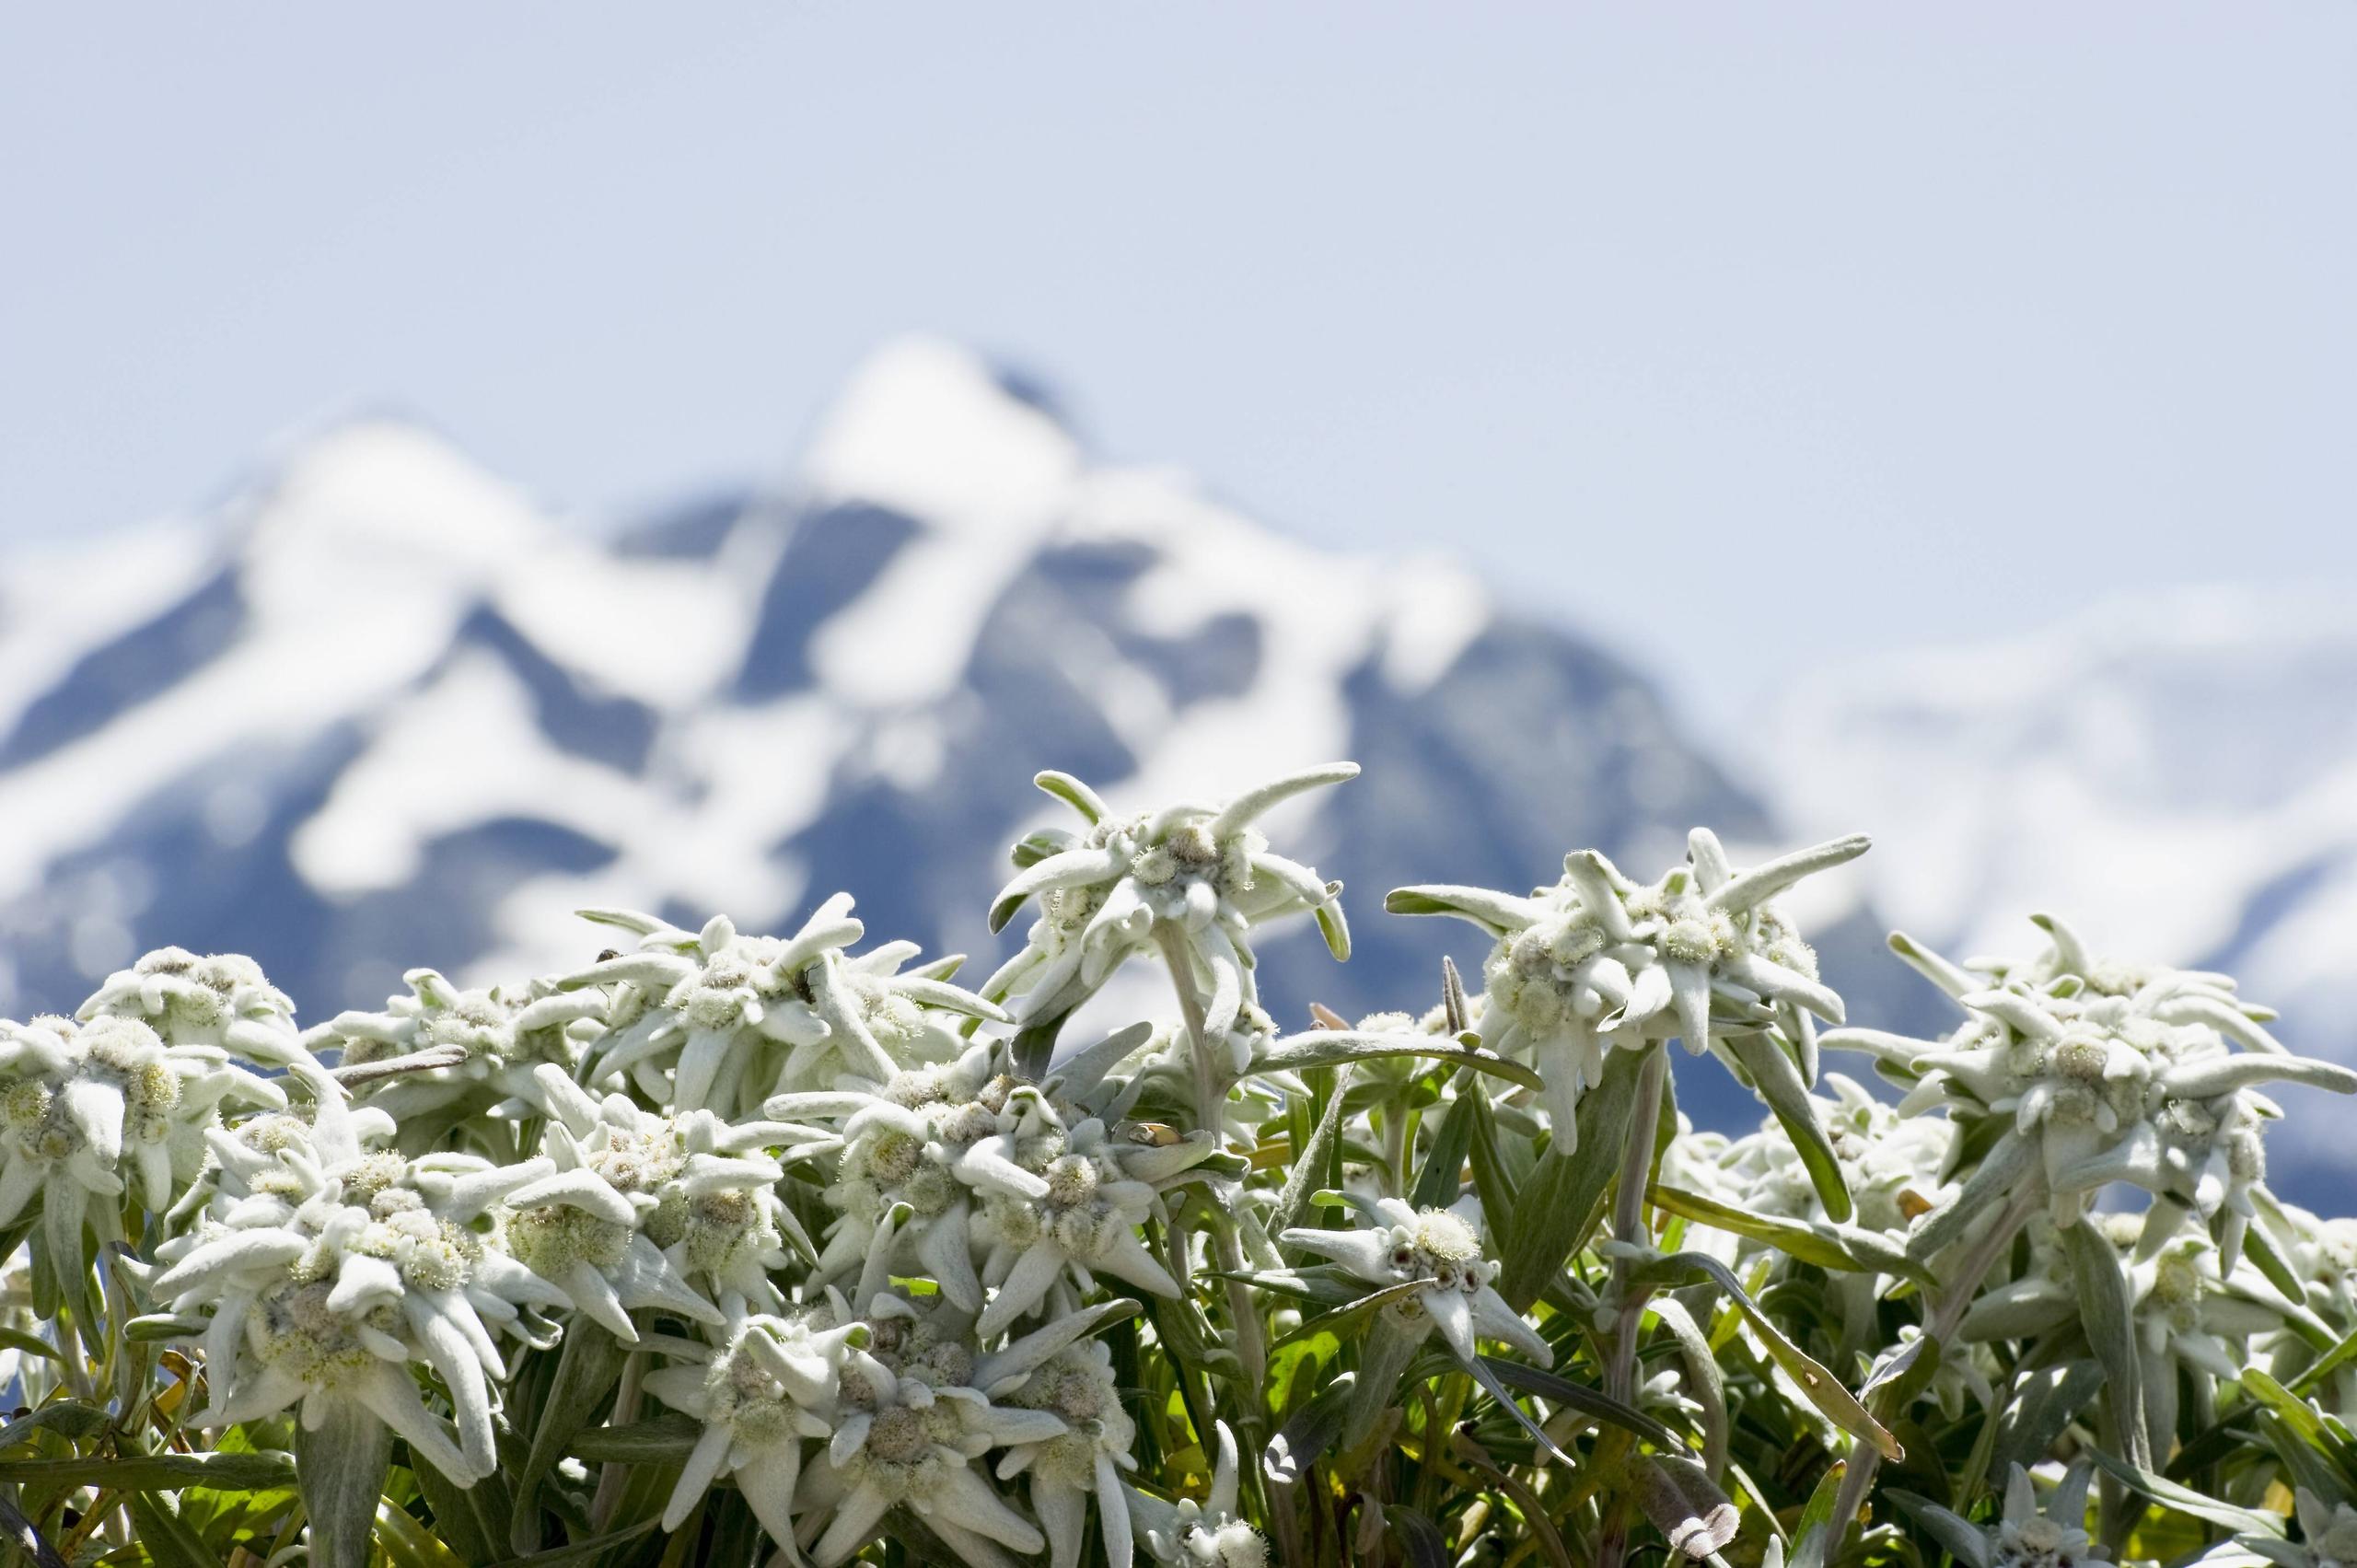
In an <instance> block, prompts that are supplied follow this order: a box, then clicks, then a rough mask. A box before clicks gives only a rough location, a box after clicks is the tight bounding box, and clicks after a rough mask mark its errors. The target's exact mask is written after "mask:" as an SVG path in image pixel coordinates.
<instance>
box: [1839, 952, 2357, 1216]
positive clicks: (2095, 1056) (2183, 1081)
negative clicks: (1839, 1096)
mask: <svg viewBox="0 0 2357 1568" xmlns="http://www.w3.org/2000/svg"><path fill="white" fill-rule="evenodd" d="M2032 918H2033V920H2034V921H2035V922H2036V923H2038V925H2039V926H2040V927H2042V928H2043V929H2044V930H2045V931H2046V933H2047V935H2048V937H2049V942H2048V945H2047V947H2046V950H2045V951H2044V952H2043V953H2041V954H2039V955H2038V958H2034V959H2032V960H2030V961H2028V962H2026V963H2015V962H2011V961H2008V960H2004V959H1997V958H1981V959H1975V960H1974V961H1973V962H1972V963H1971V964H1970V965H1969V966H1964V965H1957V964H1954V963H1950V962H1949V961H1948V960H1946V959H1945V958H1940V957H1938V956H1937V955H1935V954H1933V953H1932V952H1930V951H1929V950H1927V949H1925V948H1923V947H1921V946H1920V945H1919V944H1917V943H1916V942H1914V941H1913V940H1911V939H1910V938H1909V937H1907V936H1906V935H1903V934H1902V935H1893V936H1892V937H1891V947H1893V949H1894V950H1896V951H1897V952H1898V954H1899V956H1900V957H1902V958H1905V959H1906V960H1907V961H1908V962H1909V963H1910V964H1911V965H1912V966H1913V967H1914V968H1915V969H1916V970H1919V971H1920V972H1922V974H1923V975H1925V976H1926V977H1927V978H1929V979H1930V980H1931V981H1933V983H1934V984H1936V985H1938V986H1939V987H1940V989H1941V990H1943V991H1945V992H1946V993H1948V995H1949V996H1950V997H1952V998H1953V999H1955V1001H1956V1004H1957V1005H1959V1006H1961V1007H1962V1008H1963V1009H1964V1011H1965V1014H1966V1017H1965V1021H1964V1023H1963V1024H1961V1025H1960V1026H1958V1027H1957V1028H1956V1030H1955V1031H1954V1032H1953V1033H1951V1034H1950V1035H1948V1036H1947V1037H1946V1038H1945V1039H1944V1040H1937V1041H1931V1040H1909V1039H1906V1038H1904V1037H1901V1036H1898V1035H1891V1034H1885V1033H1883V1032H1881V1031H1879V1030H1875V1029H1842V1030H1839V1031H1836V1032H1835V1033H1832V1034H1829V1035H1827V1036H1826V1038H1825V1043H1826V1044H1827V1045H1828V1046H1829V1047H1834V1048H1837V1049H1844V1050H1856V1051H1867V1052H1870V1053H1872V1054H1873V1055H1874V1056H1875V1057H1876V1058H1878V1059H1879V1061H1880V1062H1881V1063H1882V1065H1883V1069H1884V1071H1885V1073H1886V1074H1887V1075H1889V1076H1893V1077H1896V1078H1898V1079H1899V1080H1900V1081H1902V1082H1905V1083H1909V1084H1911V1085H1912V1086H1913V1087H1912V1088H1911V1089H1910V1092H1909V1094H1908V1096H1907V1098H1906V1099H1905V1100H1904V1101H1903V1102H1901V1106H1900V1109H1902V1110H1904V1111H1909V1112H1912V1111H1916V1110H1921V1109H1928V1108H1931V1107H1933V1106H1939V1107H1944V1108H1945V1109H1946V1110H1947V1112H1948V1114H1949V1116H1950V1117H1952V1118H1955V1119H1956V1120H1958V1121H1976V1120H1978V1119H1980V1118H1983V1117H1989V1116H1999V1117H2003V1118H2005V1119H2006V1120H2007V1121H2009V1122H2010V1123H2011V1125H2010V1127H2009V1128H2008V1129H2007V1131H2006V1132H2005V1134H2004V1136H2003V1138H2002V1139H2000V1140H1999V1142H1998V1144H1997V1145H1996V1146H1995V1147H1994V1148H1993V1149H1991V1151H1990V1153H1989V1154H1988V1155H1987V1156H1985V1157H1984V1158H1983V1160H1982V1161H1981V1165H1980V1170H1979V1172H1977V1173H1976V1175H1975V1178H1974V1180H1975V1181H1978V1182H1980V1189H1979V1190H1976V1189H1975V1187H1974V1186H1973V1185H1972V1183H1971V1182H1968V1184H1967V1186H1966V1189H1965V1191H1964V1192H1963V1193H1962V1195H1961V1198H1960V1201H1962V1202H1974V1203H1976V1204H1977V1203H1979V1202H1982V1201H1984V1200H1986V1199H1989V1198H1991V1197H1998V1196H2002V1195H2003V1191H2005V1190H2009V1189H2010V1186H2011V1184H2012V1183H2013V1182H2014V1181H2015V1180H2017V1179H2020V1178H2021V1177H2022V1176H2023V1175H2024V1174H2025V1173H2028V1172H2032V1171H2034V1172H2036V1174H2037V1178H2038V1179H2042V1180H2043V1181H2044V1182H2045V1183H2046V1187H2047V1191H2049V1194H2050V1195H2051V1197H2052V1199H2053V1206H2054V1211H2055V1217H2056V1219H2057V1221H2058V1222H2060V1223H2065V1224H2067V1223H2069V1222H2070V1221H2071V1220H2072V1219H2073V1218H2075V1217H2076V1215H2077V1214H2079V1213H2080V1212H2081V1211H2082V1210H2083V1209H2084V1207H2085V1204H2086V1202H2087V1201H2088V1198H2089V1195H2090V1194H2092V1193H2093V1192H2094V1191H2096V1189H2097V1188H2099V1187H2101V1186H2103V1185H2104V1184H2105V1183H2107V1182H2110V1181H2131V1182H2134V1183H2135V1184H2136V1185H2138V1186H2140V1187H2142V1188H2144V1189H2145V1190H2146V1191H2150V1192H2152V1193H2154V1194H2155V1196H2156V1198H2157V1199H2158V1202H2156V1203H2155V1205H2154V1209H2155V1216H2156V1219H2157V1220H2158V1222H2159V1223H2158V1224H2157V1225H2156V1226H2155V1227H2154V1230H2155V1239H2157V1238H2158V1236H2159V1235H2163V1234H2165V1233H2166V1232H2167V1230H2168V1229H2169V1228H2170V1227H2171V1225H2172V1224H2173V1222H2174V1221H2175V1220H2176V1219H2177V1218H2178V1217H2180V1216H2182V1215H2184V1214H2186V1213H2188V1212H2190V1213H2192V1214H2199V1215H2200V1217H2201V1218H2202V1219H2204V1220H2206V1221H2208V1222H2210V1224H2211V1228H2212V1233H2213V1235H2214V1236H2215V1237H2216V1238H2217V1240H2218V1242H2219V1245H2220V1246H2221V1248H2223V1250H2224V1251H2225V1254H2226V1256H2227V1258H2228V1259H2229V1260H2232V1259H2233V1258H2234V1257H2235V1256H2236V1255H2237V1254H2239V1252H2240V1250H2241V1248H2242V1240H2243V1237H2244V1235H2245V1233H2246V1232H2247V1228H2248V1225H2249V1222H2250V1220H2251V1218H2252V1217H2253V1216H2254V1215H2255V1214H2256V1213H2257V1212H2258V1211H2257V1195H2258V1194H2260V1193H2263V1192H2264V1191H2265V1189H2264V1185H2263V1184H2264V1180H2265V1177H2266V1160H2265V1156H2264V1151H2263V1150H2262V1148H2261V1146H2260V1143H2259V1130H2260V1128H2261V1127H2262V1126H2263V1124H2264V1123H2265V1122H2266V1121H2270V1120H2272V1119H2273V1118H2274V1117H2276V1116H2278V1115H2280V1114H2281V1112H2280V1111H2279V1110H2278V1109H2277V1108H2276V1107H2275V1106H2274V1104H2273V1103H2272V1102H2271V1101H2269V1100H2268V1099H2266V1098H2264V1097H2262V1096H2260V1095H2258V1094H2256V1093H2254V1092H2252V1091H2253V1088H2254V1086H2256V1085H2258V1084H2262V1083H2270V1082H2288V1083H2299V1084H2306V1085H2310V1086H2314V1087H2318V1088H2327V1089H2332V1090H2336V1091H2338V1092H2340V1093H2343V1094H2346V1093H2349V1092H2351V1090H2352V1089H2357V1072H2351V1070H2350V1069H2348V1068H2346V1067H2341V1066H2338V1065H2336V1064H2334V1063H2328V1062H2318V1061H2315V1060H2312V1059H2310V1058H2307V1057H2300V1056H2293V1055H2292V1054H2291V1053H2290V1052H2288V1051H2285V1050H2284V1049H2283V1047H2282V1045H2281V1044H2279V1043H2277V1041H2276V1040H2275V1039H2274V1037H2273V1036H2271V1035H2270V1034H2269V1033H2268V1032H2267V1030H2266V1028H2264V1027H2263V1021H2264V1020H2265V1019H2267V1018H2270V1017H2272V1016H2274V1015H2273V1014H2271V1013H2270V1012H2269V1011H2267V1010H2266V1009H2265V1008H2254V1007H2251V1006H2249V1005H2247V1004H2245V1003H2242V1002H2240V1001H2238V1000H2237V999H2236V998H2235V992H2234V981H2232V980H2230V979H2228V978H2227V977H2226V976H2224V975H2219V974H2210V973H2203V972H2197V971H2191V970H2173V969H2169V968H2166V967H2165V966H2159V965H2131V964H2124V963H2118V962H2111V961H2103V960H2098V959H2096V958H2091V957H2090V956H2089V954H2088V952H2087V949H2086V947H2085V945H2084V943H2082V942H2081V941H2080V940H2079V938H2078V936H2077V935H2075V934H2074V933H2073V931H2072V930H2071V928H2070V927H2069V926H2067V925H2065V924H2064V923H2062V922H2061V921H2060V920H2058V919H2056V918H2055V917H2054V916H2052V915H2036V916H2033V917H2032ZM2234 1045H2240V1046H2241V1047H2243V1049H2242V1050H2241V1051H2235V1050H2234V1049H2232V1047H2233V1046H2234Z"/></svg>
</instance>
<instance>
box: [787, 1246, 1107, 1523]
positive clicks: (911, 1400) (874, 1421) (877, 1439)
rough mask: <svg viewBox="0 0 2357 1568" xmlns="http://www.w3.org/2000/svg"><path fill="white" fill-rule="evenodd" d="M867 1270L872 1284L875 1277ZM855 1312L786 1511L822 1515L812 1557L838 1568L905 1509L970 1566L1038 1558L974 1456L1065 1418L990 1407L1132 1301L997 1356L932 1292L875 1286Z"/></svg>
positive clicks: (1041, 1435) (1060, 1324)
mask: <svg viewBox="0 0 2357 1568" xmlns="http://www.w3.org/2000/svg"><path fill="white" fill-rule="evenodd" d="M868 1273H869V1278H870V1279H873V1278H874V1277H875V1274H876V1273H877V1271H873V1270H871V1271H869V1272H868ZM861 1310H862V1311H863V1312H864V1315H865V1320H866V1322H867V1325H868V1328H869V1332H870V1338H869V1341H868V1344H867V1348H866V1349H865V1350H857V1351H851V1352H849V1353H846V1354H845V1356H844V1358H843V1369H842V1378H841V1380H840V1383H839V1385H838V1388H837V1394H838V1403H837V1406H836V1411H837V1414H836V1420H835V1426H834V1430H833V1432H832V1434H830V1437H829V1439H828V1442H827V1446H826V1450H825V1452H824V1455H823V1457H822V1458H820V1459H819V1462H817V1463H816V1464H814V1465H811V1466H810V1467H808V1468H807V1469H805V1470H804V1472H803V1478H802V1485H801V1488H800V1490H799V1492H798V1493H797V1494H796V1497H795V1507H796V1512H803V1511H806V1510H808V1509H814V1508H815V1509H822V1510H830V1511H831V1513H832V1517H831V1518H830V1520H829V1521H828V1524H827V1527H826V1528H825V1530H824V1531H823V1532H822V1533H821V1534H820V1535H819V1541H818V1545H817V1546H816V1547H815V1548H814V1549H813V1551H812V1553H811V1555H812V1557H813V1558H814V1559H815V1560H816V1561H817V1562H819V1564H820V1568H830V1565H831V1564H833V1563H837V1562H843V1561H844V1560H845V1559H847V1558H849V1557H850V1556H851V1555H852V1554H853V1553H854V1552H856V1551H858V1550H859V1549H860V1548H861V1547H862V1546H864V1545H865V1544H866V1542H867V1541H868V1540H869V1539H871V1538H872V1537H873V1536H874V1535H875V1533H876V1530H877V1526H878V1525H880V1524H881V1523H882V1522H883V1519H884V1516H885V1515H886V1514H888V1513H889V1512H890V1511H891V1510H892V1509H893V1508H894V1507H896V1506H900V1507H906V1508H908V1509H909V1510H910V1511H911V1513H914V1514H915V1515H916V1516H918V1517H919V1518H921V1519H923V1521H924V1523H925V1526H926V1527H928V1528H930V1529H931V1530H932V1531H933V1532H934V1534H935V1535H936V1536H939V1537H940V1538H941V1539H942V1541H943V1542H944V1543H945V1544H946V1545H947V1546H948V1547H949V1548H950V1550H952V1551H956V1552H957V1553H958V1555H959V1556H960V1557H962V1558H964V1559H965V1560H966V1561H967V1562H973V1563H977V1564H987V1563H992V1562H996V1561H998V1558H997V1555H996V1553H995V1552H994V1551H993V1545H995V1546H999V1547H1005V1548H1009V1549H1011V1550H1013V1551H1018V1552H1027V1553H1028V1552H1035V1551H1039V1550H1040V1549H1041V1548H1042V1547H1043V1546H1045V1545H1046V1544H1047V1539H1046V1538H1045V1537H1044V1536H1042V1535H1041V1534H1040V1532H1039V1527H1037V1526H1035V1525H1034V1524H1032V1523H1031V1521H1030V1520H1028V1519H1026V1518H1025V1517H1024V1516H1022V1515H1021V1514H1019V1513H1017V1512H1016V1510H1015V1509H1014V1508H1013V1507H1012V1506H1010V1505H1009V1504H1008V1503H1007V1501H1006V1500H1005V1499H1004V1497H1002V1496H1001V1495H1000V1494H999V1493H998V1492H997V1490H996V1489H995V1488H993V1486H992V1485H991V1483H990V1481H989V1478H988V1477H987V1475H986V1474H985V1473H984V1471H983V1469H981V1467H980V1466H978V1464H977V1463H976V1461H978V1460H980V1459H981V1458H983V1457H984V1456H985V1455H988V1454H990V1453H992V1452H993V1451H995V1450H999V1449H1004V1448H1011V1447H1016V1446H1023V1445H1027V1444H1035V1443H1040V1442H1044V1441H1046V1440H1048V1439H1050V1438H1052V1437H1058V1436H1062V1434H1064V1432H1065V1426H1064V1423H1063V1420H1062V1417H1061V1416H1058V1415H1057V1414H1055V1413H1054V1412H1052V1411H1047V1410H1028V1409H1024V1408H1022V1407H1021V1406H1017V1405H1014V1404H1005V1403H1001V1402H999V1400H1001V1398H1002V1397H1003V1396H1004V1395H1006V1394H1008V1393H1010V1392H1011V1391H1013V1390H1014V1389H1016V1388H1020V1387H1021V1386H1022V1385H1023V1383H1024V1382H1025V1381H1026V1380H1027V1379H1028V1376H1030V1375H1031V1373H1032V1372H1033V1371H1034V1370H1035V1369H1036V1368H1037V1367H1038V1366H1039V1365H1040V1364H1041V1363H1042V1362H1044V1361H1045V1360H1046V1359H1047V1358H1049V1357H1050V1356H1051V1355H1053V1354H1055V1353H1057V1352H1058V1351H1061V1350H1062V1349H1063V1348H1065V1347H1066V1346H1068V1345H1070V1344H1072V1343H1074V1342H1075V1341H1077V1340H1078V1339H1079V1338H1080V1337H1081V1336H1082V1335H1084V1334H1086V1333H1089V1332H1092V1331H1093V1330H1095V1329H1096V1328H1097V1327H1099V1326H1101V1325H1102V1324H1103V1323H1104V1322H1106V1321H1108V1320H1109V1316H1108V1313H1109V1311H1112V1312H1115V1313H1121V1312H1133V1311H1135V1310H1136V1303H1134V1302H1129V1303H1124V1304H1120V1306H1119V1307H1116V1308H1112V1309H1107V1308H1097V1309H1095V1310H1092V1311H1090V1312H1086V1313H1078V1314H1074V1315H1072V1316H1071V1317H1069V1318H1063V1319H1060V1320H1058V1321H1057V1322H1054V1323H1051V1324H1049V1325H1047V1326H1046V1327H1044V1328H1042V1329H1040V1330H1037V1331H1035V1332H1033V1333H1031V1334H1028V1335H1026V1336H1024V1338H1023V1339H1021V1340H1018V1341H1016V1342H1015V1343H1013V1344H1011V1345H1008V1346H1007V1347H1006V1348H1005V1349H1004V1350H1003V1351H1000V1352H998V1353H985V1352H983V1351H982V1350H981V1349H980V1347H979V1346H978V1344H977V1343H976V1342H975V1339H974V1337H973V1332H972V1329H971V1327H970V1324H971V1319H970V1318H968V1317H967V1316H966V1315H965V1314H964V1313H962V1312H959V1311H958V1309H957V1308H956V1307H950V1306H947V1305H946V1304H941V1303H940V1302H939V1298H938V1297H936V1298H935V1305H934V1306H932V1307H921V1306H919V1305H918V1304H917V1303H915V1302H913V1301H911V1300H910V1299H909V1298H908V1297H906V1296H904V1295H900V1294H899V1293H898V1292H893V1291H879V1292H877V1294H876V1295H873V1296H870V1297H869V1298H868V1299H867V1301H866V1303H865V1307H864V1308H862V1309H861Z"/></svg>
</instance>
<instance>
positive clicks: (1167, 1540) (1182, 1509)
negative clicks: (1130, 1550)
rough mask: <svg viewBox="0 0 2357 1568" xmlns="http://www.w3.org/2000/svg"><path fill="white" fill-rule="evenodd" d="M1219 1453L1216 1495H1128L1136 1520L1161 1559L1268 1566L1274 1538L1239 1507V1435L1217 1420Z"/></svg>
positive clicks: (1217, 1567) (1189, 1565) (1241, 1567)
mask: <svg viewBox="0 0 2357 1568" xmlns="http://www.w3.org/2000/svg"><path fill="white" fill-rule="evenodd" d="M1212 1427H1213V1431H1214V1432H1215V1433H1216V1434H1217V1435H1218V1440H1219V1457H1218V1458H1217V1459H1216V1460H1215V1461H1214V1462H1213V1467H1212V1486H1211V1494H1210V1495H1209V1496H1208V1497H1206V1498H1204V1499H1203V1501H1202V1502H1201V1503H1198V1502H1196V1501H1195V1500H1194V1499H1193V1498H1191V1497H1187V1498H1181V1499H1180V1500H1179V1502H1178V1503H1177V1504H1175V1505H1174V1504H1169V1503H1166V1502H1164V1501H1163V1500H1162V1499H1161V1498H1159V1497H1154V1496H1150V1495H1148V1494H1147V1493H1143V1492H1136V1491H1132V1492H1131V1493H1130V1494H1129V1498H1130V1512H1131V1516H1132V1523H1133V1524H1134V1525H1135V1526H1136V1527H1137V1532H1138V1534H1139V1535H1140V1536H1142V1537H1144V1540H1145V1546H1146V1551H1147V1552H1148V1553H1149V1554H1151V1555H1152V1557H1153V1558H1154V1560H1155V1562H1164V1563H1171V1564H1176V1565H1177V1568H1268V1562H1269V1543H1268V1540H1267V1539H1265V1538H1264V1537H1262V1535H1261V1534H1260V1531H1258V1530H1256V1529H1254V1528H1253V1527H1251V1526H1250V1525H1248V1524H1247V1523H1245V1521H1244V1519H1243V1517H1242V1516H1240V1515H1238V1514H1237V1511H1236V1499H1237V1463H1236V1434H1235V1433H1233V1432H1230V1431H1229V1430H1228V1429H1227V1423H1225V1422H1224V1421H1214V1422H1213V1423H1212Z"/></svg>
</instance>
